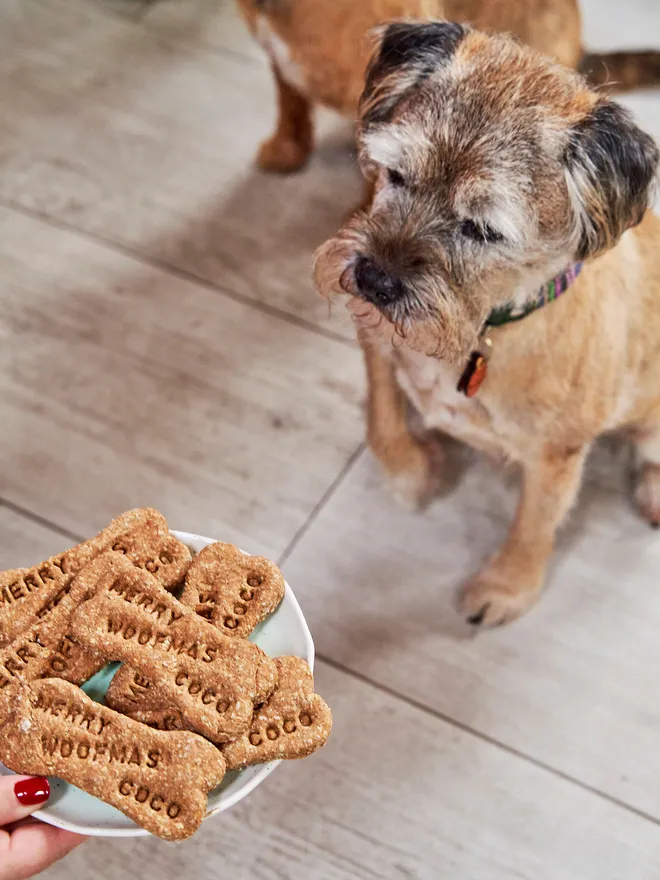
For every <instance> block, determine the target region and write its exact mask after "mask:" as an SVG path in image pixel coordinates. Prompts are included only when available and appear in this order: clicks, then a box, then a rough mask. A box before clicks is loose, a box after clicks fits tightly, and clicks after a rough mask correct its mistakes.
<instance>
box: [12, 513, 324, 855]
mask: <svg viewBox="0 0 660 880" xmlns="http://www.w3.org/2000/svg"><path fill="white" fill-rule="evenodd" d="M284 590H285V584H284V580H283V578H282V575H281V573H280V571H279V569H278V568H277V566H276V565H275V564H274V563H272V562H270V560H268V559H264V558H261V557H254V556H247V555H246V554H244V553H242V552H241V551H240V550H238V549H237V548H236V547H233V546H231V545H229V544H221V543H217V544H211V545H209V546H208V547H206V548H205V549H204V550H202V551H201V552H200V553H199V554H198V555H197V556H195V558H194V559H193V558H191V553H190V550H189V549H188V547H186V546H185V545H184V544H182V543H181V542H180V541H178V540H177V539H176V538H174V537H173V536H172V535H171V534H170V532H169V529H168V526H167V522H166V521H165V518H164V517H163V516H162V515H161V514H160V513H158V512H157V511H155V510H151V509H147V508H145V509H138V510H132V511H129V512H128V513H125V514H122V516H120V517H117V519H115V520H113V521H112V522H111V523H110V525H109V526H108V527H107V528H105V529H104V530H103V531H102V532H100V533H99V534H98V535H97V536H96V537H95V538H92V539H91V540H89V541H86V542H85V543H83V544H80V545H78V546H77V547H74V548H72V549H71V550H67V551H66V552H64V553H62V554H60V555H59V556H56V557H53V558H51V559H49V560H47V561H46V562H43V563H41V564H40V565H38V566H35V567H34V568H31V569H14V570H12V571H6V572H2V573H0V761H1V762H2V763H3V764H5V765H6V766H7V767H9V768H10V769H11V770H14V771H16V772H18V773H27V774H35V775H53V776H58V777H60V778H62V779H64V780H66V781H67V782H70V783H72V784H73V785H76V786H78V787H79V788H81V789H83V790H84V791H87V792H89V793H90V794H92V795H94V796H96V797H98V798H100V799H101V800H103V801H105V802H106V803H109V804H112V805H113V806H114V807H117V808H118V809H120V810H121V811H122V812H123V813H124V814H125V815H127V816H129V817H130V818H131V819H133V820H134V821H135V822H136V823H137V824H139V825H141V826H142V827H143V828H145V829H147V830H148V831H150V832H152V833H153V834H156V835H158V836H159V837H162V838H164V839H166V840H182V839H184V838H186V837H189V836H190V835H191V834H193V833H194V832H195V831H196V830H197V828H198V827H199V824H200V823H201V821H202V819H203V818H204V815H205V813H206V809H207V804H206V801H207V796H208V793H209V791H210V790H212V789H213V788H215V787H216V786H217V785H218V784H219V783H220V782H221V780H222V779H223V777H224V775H225V773H226V772H227V771H228V770H235V769H240V768H243V767H246V766H249V765H252V764H258V763H262V762H265V761H271V760H275V759H281V758H302V757H305V756H307V755H309V754H311V753H312V752H313V751H315V750H316V749H318V748H319V747H320V746H322V745H324V744H325V742H326V740H327V738H328V736H329V734H330V729H331V726H332V717H331V713H330V709H329V708H328V706H327V705H326V704H325V703H324V702H323V700H322V699H321V698H320V697H319V696H318V695H317V694H315V693H314V679H313V677H312V673H311V670H310V668H309V666H308V665H307V664H306V663H305V661H304V660H301V659H299V658H297V657H278V658H276V659H271V658H270V657H268V656H267V655H266V654H264V652H263V651H262V650H261V649H260V648H259V647H257V645H256V644H254V643H253V642H250V641H248V638H247V637H248V636H249V635H250V633H251V632H252V631H253V630H254V628H255V627H256V626H257V624H258V623H260V622H261V621H262V620H264V619H265V618H266V617H267V616H268V615H269V614H271V613H272V612H273V611H274V610H275V609H276V608H277V606H278V605H279V603H280V602H281V601H282V598H283V596H284ZM177 597H178V598H177ZM108 661H120V662H121V663H122V665H121V666H120V667H119V669H118V670H117V672H116V674H115V676H114V678H113V679H112V681H111V683H110V687H109V688H108V691H107V693H106V696H105V703H106V705H101V704H99V703H96V702H94V701H93V700H92V699H90V698H89V697H88V696H87V695H86V694H85V693H84V692H83V691H82V690H81V689H80V685H82V684H83V683H84V682H86V681H87V680H88V679H89V678H90V677H91V676H92V675H94V674H95V673H96V672H98V671H99V670H100V669H102V668H103V667H104V666H105V665H106V664H107V663H108Z"/></svg>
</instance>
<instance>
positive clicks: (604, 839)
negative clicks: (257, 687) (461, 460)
mask: <svg viewBox="0 0 660 880" xmlns="http://www.w3.org/2000/svg"><path fill="white" fill-rule="evenodd" d="M356 2H357V0H356ZM584 8H585V28H586V34H587V40H588V43H589V45H590V46H593V47H598V48H609V47H613V46H623V45H626V46H633V45H641V44H644V43H649V42H650V43H653V42H655V43H656V44H658V45H660V5H659V4H658V0H629V2H627V3H626V4H625V11H624V12H622V8H621V3H620V2H619V0H590V2H588V3H586V4H585V5H584ZM626 103H627V104H628V105H629V106H631V107H632V108H633V109H634V110H635V111H636V112H637V113H638V115H639V117H640V119H641V120H642V122H643V123H644V125H645V126H646V127H647V128H648V129H649V130H650V131H652V132H653V133H654V134H655V135H660V93H655V94H647V95H636V96H632V97H630V98H629V99H627V102H626ZM272 119H273V95H272V87H271V82H270V77H269V73H268V70H267V67H266V66H265V64H264V62H263V60H262V59H261V57H260V55H259V52H258V50H257V49H256V48H255V46H254V45H253V44H252V42H251V41H250V40H249V38H248V36H247V35H246V33H245V32H244V30H243V28H242V26H241V24H240V23H239V22H238V20H237V18H236V16H235V14H234V11H233V5H232V2H231V0H160V2H137V0H31V2H27V0H2V3H0V414H1V418H2V430H1V431H0V460H1V461H2V468H1V469H0V530H1V531H0V534H1V535H2V538H1V539H0V565H2V566H3V567H8V566H12V567H13V566H17V565H22V564H29V563H32V562H35V561H37V560H39V559H41V558H43V557H45V556H47V555H49V554H51V553H54V552H56V551H57V550H59V549H61V547H62V546H65V545H66V544H67V542H70V541H71V540H73V539H75V538H78V537H79V536H85V535H89V534H90V533H91V532H94V531H95V530H96V529H97V528H98V527H101V526H102V525H103V524H104V523H105V522H106V521H107V520H109V519H110V518H111V517H112V516H113V515H114V514H116V513H118V512H120V511H122V510H124V509H126V508H129V507H131V506H134V505H146V504H152V505H155V506H157V507H159V508H161V509H162V510H163V512H164V513H165V514H166V515H167V516H168V518H169V520H170V522H171V524H172V526H173V527H176V528H181V529H185V530H188V531H195V532H200V533H202V534H207V535H211V536H216V537H218V538H221V539H224V540H229V541H233V542H237V543H239V544H240V545H241V546H243V547H244V548H245V549H247V550H251V551H253V552H260V553H265V554H268V555H270V556H272V557H273V558H275V559H278V560H279V561H280V562H281V563H283V566H284V570H285V573H286V574H287V576H288V579H289V581H290V583H291V584H292V586H293V587H294V589H295V590H296V592H297V594H298V596H299V598H300V599H301V601H302V603H303V606H304V609H305V611H306V613H307V615H308V618H309V621H310V624H311V626H312V629H313V632H314V634H315V637H316V640H317V647H318V650H319V654H320V658H319V663H318V689H319V691H320V692H321V693H322V694H323V695H324V696H325V697H326V698H327V699H328V701H329V702H330V703H331V704H332V706H333V708H334V714H335V731H334V733H333V736H332V739H331V742H330V744H329V745H328V747H327V748H326V749H325V750H324V751H323V752H321V753H320V754H319V755H317V756H315V757H314V758H311V759H309V760H307V761H304V762H300V763H297V764H293V765H288V766H285V767H282V768H280V769H279V770H278V771H277V772H276V773H275V774H274V775H273V776H272V777H271V778H270V779H269V780H268V782H267V783H266V784H264V786H263V787H262V788H260V789H259V790H258V791H257V792H255V794H254V795H252V796H251V797H250V798H248V800H247V801H246V802H244V803H242V804H241V805H239V806H238V807H237V808H235V809H234V810H233V811H230V812H229V813H228V814H225V815H223V816H222V817H221V818H219V819H216V820H214V821H211V822H209V823H208V824H207V825H205V826H204V828H203V829H202V831H201V832H200V833H199V835H198V836H197V837H196V838H195V839H194V841H192V842H189V843H187V844H184V845H181V846H179V847H176V848H174V847H171V846H166V845H165V844H162V843H160V842H158V841H156V840H153V839H148V840H147V839H145V840H139V841H126V842H122V841H120V842H116V841H114V842H107V841H94V842H91V843H89V844H88V845H86V846H85V847H83V848H82V849H80V850H79V851H78V852H77V853H75V854H74V855H73V856H72V857H71V858H70V859H69V860H67V861H66V862H65V863H62V864H61V865H59V866H57V867H55V868H53V869H51V870H50V871H49V872H47V875H46V876H47V878H48V880H69V878H71V877H76V878H78V877H80V878H90V880H131V878H134V877H135V876H139V877H145V878H146V877H148V878H157V880H181V878H192V877H195V878H197V880H348V878H365V880H366V878H379V880H380V878H386V880H404V878H418V880H435V878H442V880H444V878H448V880H513V878H515V880H657V878H658V877H660V635H659V634H660V535H658V534H654V533H652V532H651V531H650V530H648V529H647V527H645V526H644V525H643V524H642V523H641V522H640V520H638V519H637V517H636V515H635V513H634V511H633V510H632V507H631V505H630V503H629V500H628V498H627V495H626V492H627V481H626V466H627V454H626V450H625V449H619V448H617V447H616V445H610V446H603V447H602V448H601V449H599V450H598V452H597V453H596V455H595V456H594V460H593V462H592V466H591V469H590V471H589V476H588V481H587V485H586V487H585V491H584V493H583V496H582V501H581V504H580V506H579V507H578V509H577V511H576V512H575V514H574V515H573V518H572V520H571V522H570V524H569V526H568V528H567V529H566V531H565V532H564V535H563V538H562V542H561V547H560V550H559V552H558V553H557V558H556V563H555V565H554V567H553V572H552V577H551V584H550V587H551V589H550V590H549V591H548V594H547V596H546V597H545V599H544V601H543V602H542V603H541V605H540V606H539V607H538V608H537V609H536V610H534V611H533V612H532V613H531V614H530V615H529V616H528V617H527V618H525V619H524V620H523V621H522V622H520V623H519V624H517V625H515V626H514V627H511V628H508V629H502V630H500V631H497V632H494V633H492V634H485V635H482V636H480V637H478V638H476V639H474V638H470V637H469V636H468V634H467V633H466V632H465V630H464V629H463V627H462V626H461V624H460V622H459V620H458V619H457V617H456V615H455V613H454V611H453V608H452V596H453V591H454V589H455V588H456V586H457V585H458V584H460V583H461V581H462V580H464V579H465V578H466V576H468V575H469V573H470V572H471V571H473V570H474V569H475V568H476V567H477V565H478V564H479V561H480V559H481V558H482V557H483V556H484V555H486V554H487V553H489V552H490V551H491V550H492V549H493V548H494V547H495V546H496V544H497V542H498V541H499V540H500V539H501V537H502V535H503V534H504V531H505V528H506V524H507V521H508V519H509V517H510V515H511V512H512V506H513V501H514V497H515V486H514V485H513V483H512V481H511V480H510V479H508V478H506V477H504V476H503V475H502V474H501V473H499V472H497V471H496V470H493V469H492V468H491V467H490V466H489V465H487V464H486V463H484V462H481V461H478V460H475V461H471V460H469V461H468V462H467V464H466V468H465V470H464V473H463V475H462V478H461V480H460V482H459V483H458V485H457V486H456V487H455V488H454V490H453V491H452V493H451V494H450V496H449V497H448V498H446V499H445V500H443V501H440V502H438V503H437V504H436V505H435V506H434V507H433V508H432V509H431V510H430V511H429V512H428V513H427V514H425V515H423V516H418V517H415V516H412V515H411V514H408V513H405V512H402V511H400V510H399V509H398V508H397V507H396V506H395V504H394V502H393V501H391V500H390V498H389V497H388V496H387V494H386V493H385V492H384V490H383V489H382V488H381V486H380V481H379V477H378V473H377V470H376V468H375V466H374V464H373V462H372V460H371V458H370V456H369V454H368V453H366V452H365V451H364V449H363V447H362V435H363V427H362V414H361V399H362V394H363V377H362V368H361V360H360V356H359V352H358V351H357V349H356V347H355V345H354V343H353V337H352V331H351V327H350V324H349V323H348V321H347V320H346V319H345V318H344V317H342V315H341V314H337V315H333V316H332V317H331V318H329V317H328V314H327V307H326V305H325V303H324V302H323V301H322V300H321V299H320V298H319V297H317V296H316V295H315V294H314V293H313V291H312V287H311V283H310V280H309V276H310V257H311V253H312V251H313V249H314V247H315V246H316V245H317V244H318V243H320V242H321V241H322V240H323V239H324V237H325V236H326V235H327V234H328V233H330V232H331V231H332V230H333V229H334V228H335V227H336V226H337V225H338V223H339V221H340V219H341V218H342V217H343V215H344V214H345V213H346V211H347V210H348V209H349V207H350V206H351V205H352V204H353V203H354V202H355V201H356V198H357V194H358V192H359V189H358V187H359V177H358V174H357V171H356V169H355V161H354V157H353V155H352V154H351V153H350V151H349V149H348V148H347V147H348V145H350V130H349V129H347V128H346V126H344V125H342V124H341V123H339V124H338V123H337V122H336V121H335V120H334V119H332V118H330V117H329V116H327V117H326V116H323V117H322V118H321V146H320V150H319V152H318V154H317V155H316V156H315V158H314V161H313V163H312V165H311V167H310V168H309V170H308V171H307V172H305V173H304V174H302V175H299V176H295V177H291V178H289V179H285V180H283V179H275V178H269V177H266V176H262V175H260V174H258V173H257V172H256V171H254V169H253V168H252V165H251V157H252V155H253V153H254V151H255V148H256V146H257V144H258V142H259V140H260V139H261V138H262V137H263V136H265V135H266V134H267V133H268V132H269V129H270V126H271V123H272Z"/></svg>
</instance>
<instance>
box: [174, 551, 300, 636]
mask: <svg viewBox="0 0 660 880" xmlns="http://www.w3.org/2000/svg"><path fill="white" fill-rule="evenodd" d="M283 598H284V578H283V577H282V574H281V572H280V570H279V568H278V567H277V566H276V565H275V563H274V562H271V561H270V559H265V558H264V557H262V556H247V555H246V554H245V553H241V551H240V550H239V549H238V548H237V547H233V546H232V545H231V544H222V543H216V544H209V545H208V547H205V548H204V549H203V550H202V551H201V552H200V553H199V554H198V555H197V556H196V557H195V559H194V560H193V562H192V565H191V566H190V568H189V569H188V573H187V575H186V581H185V587H184V590H183V594H182V596H181V601H182V602H183V604H184V605H188V606H189V607H190V608H193V609H194V610H195V611H196V612H197V614H199V615H200V616H202V617H205V618H206V619H207V620H209V621H210V622H211V623H212V624H213V625H214V626H216V627H217V628H218V629H219V630H221V631H222V632H224V633H225V634H226V635H229V636H237V637H239V638H240V637H247V636H249V634H250V633H251V632H252V630H253V629H254V628H255V626H256V625H257V624H258V623H260V622H261V621H262V620H264V619H265V618H266V617H267V616H268V615H269V614H271V613H272V612H273V611H274V610H275V609H276V608H277V606H278V605H279V604H280V602H281V601H282V599H283Z"/></svg>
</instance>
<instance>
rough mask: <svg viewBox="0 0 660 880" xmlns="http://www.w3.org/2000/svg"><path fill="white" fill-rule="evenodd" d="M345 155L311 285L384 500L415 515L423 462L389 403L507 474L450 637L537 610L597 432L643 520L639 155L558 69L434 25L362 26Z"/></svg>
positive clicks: (656, 429)
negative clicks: (495, 540)
mask: <svg viewBox="0 0 660 880" xmlns="http://www.w3.org/2000/svg"><path fill="white" fill-rule="evenodd" d="M521 5H523V4H521ZM358 141H359V148H360V156H361V161H362V163H363V165H364V167H365V169H366V171H367V173H368V174H370V175H371V176H372V178H373V179H374V181H375V198H374V201H373V204H372V206H371V208H370V210H369V211H368V212H363V213H361V214H358V215H356V216H355V217H354V218H353V219H351V220H350V221H348V222H347V224H346V225H345V226H344V228H343V229H342V230H341V231H340V232H339V233H338V235H337V236H336V237H335V238H333V239H331V240H330V241H329V242H327V243H326V244H325V245H324V246H323V247H322V248H321V249H320V251H319V252H318V254H317V258H316V281H317V285H318V287H319V289H320V290H321V292H322V293H324V294H325V295H333V294H342V295H345V296H346V297H347V302H348V303H349V306H350V308H351V310H352V312H353V313H354V315H355V317H356V321H357V323H358V327H359V333H360V336H361V339H362V343H363V346H364V349H365V354H366V359H367V366H368V373H369V383H370V389H369V426H368V429H369V441H370V444H371V447H372V449H373V450H374V452H375V454H376V456H377V457H378V458H379V460H380V462H381V463H382V465H383V467H384V470H385V472H386V474H387V476H388V477H389V479H390V481H391V483H392V485H393V487H394V488H395V490H396V491H398V492H399V494H401V495H403V496H405V497H406V498H407V499H408V500H409V501H411V502H414V503H419V502H422V501H423V500H424V499H425V498H426V497H427V496H428V494H429V493H430V492H431V490H432V488H433V483H434V479H435V476H436V470H435V468H436V467H437V465H438V460H439V456H438V454H437V452H432V450H431V448H430V446H429V444H428V443H426V442H424V441H420V440H418V439H416V438H415V437H413V436H412V434H411V433H410V430H409V427H408V423H407V419H406V398H407V399H408V400H409V401H411V402H412V404H413V405H414V407H415V408H416V409H417V410H418V411H419V413H420V414H421V415H422V417H423V420H424V423H425V425H426V427H427V428H429V429H439V430H440V431H442V432H445V433H448V434H451V435H453V436H454V437H456V438H458V439H460V440H463V441H465V442H467V443H469V444H471V445H472V446H474V447H476V448H479V449H483V450H485V451H487V452H489V453H492V454H494V455H495V456H498V457H501V458H502V459H505V460H509V461H515V462H517V463H518V464H519V465H520V466H521V469H522V477H523V486H522V494H521V499H520V504H519V508H518V511H517V514H516V517H515V521H514V523H513V525H512V528H511V531H510V534H509V537H508V539H507V540H506V542H505V544H504V546H503V547H502V548H501V550H500V551H499V552H498V553H497V554H496V555H495V557H494V558H493V559H492V560H491V561H490V562H489V563H488V564H487V565H486V567H485V568H484V569H483V570H482V571H481V572H480V573H479V574H478V575H477V576H476V577H475V578H474V579H473V580H472V581H471V582H470V583H469V584H468V585H467V586H466V587H465V588H464V590H463V592H462V594H461V608H462V611H463V613H464V615H465V617H466V618H467V619H468V620H469V621H470V622H471V623H474V624H483V625H495V624H500V623H503V622H506V621H508V620H511V619H513V618H515V617H517V616H518V615H520V614H522V613H523V612H524V611H525V610H526V609H527V608H528V607H529V606H530V605H531V604H532V603H533V602H534V601H535V600H536V599H537V597H538V596H539V594H540V592H541V589H542V585H543V581H544V575H545V570H546V566H547V563H548V560H549V557H550V555H551V552H552V548H553V543H554V538H555V532H556V530H557V528H558V526H559V524H560V522H561V521H562V519H563V517H564V516H565V514H566V513H567V511H568V509H569V508H570V506H571V504H572V502H573V500H574V498H575V496H576V494H577V491H578V488H579V486H580V482H581V475H582V469H583V465H584V461H585V458H586V456H587V453H588V451H589V448H590V446H591V445H592V444H593V442H594V440H595V439H596V438H597V437H598V436H599V435H601V434H602V433H604V432H608V431H612V430H615V429H623V430H625V431H626V432H628V434H629V436H630V437H631V438H632V440H633V442H634V444H635V446H636V451H637V474H636V480H637V484H636V496H637V501H638V504H639V507H640V509H641V512H642V514H643V515H644V516H645V517H646V518H647V520H649V522H651V523H652V524H658V522H660V221H659V220H658V219H657V218H656V217H655V216H654V215H653V214H652V213H651V212H650V211H647V206H648V203H649V198H650V195H651V190H652V185H653V180H654V175H655V173H656V170H657V165H658V158H659V157H658V150H657V149H656V146H655V144H654V142H653V140H652V139H651V138H650V137H649V136H648V135H646V134H644V133H643V132H642V131H640V129H639V128H637V126H636V125H635V124H634V122H633V121H632V119H631V117H630V116H629V114H628V113H627V112H626V111H625V110H623V109H622V108H621V107H619V106H618V105H617V104H615V103H613V102H611V101H610V100H608V99H607V98H605V97H603V96H602V95H601V94H599V93H597V92H595V91H593V90H592V89H591V88H590V87H589V86H588V84H587V83H586V81H585V80H584V79H583V78H582V77H581V76H580V75H578V74H577V73H575V72H573V71H571V70H569V69H567V68H565V67H563V66H560V65H558V64H556V63H554V62H553V61H550V60H548V59H547V58H545V57H542V56H540V55H539V54H538V53H536V52H534V51H532V50H530V49H529V48H527V47H524V46H522V45H520V44H519V43H517V42H515V41H514V40H513V39H511V38H509V37H504V36H486V35H485V34H483V33H481V32H479V31H476V30H471V29H470V28H469V27H467V26H465V25H458V24H451V23H448V22H430V23H414V22H413V23H406V22H399V23H393V24H391V25H389V26H387V27H385V28H383V30H382V31H381V36H380V42H379V45H378V47H377V49H376V51H375V54H374V56H373V58H372V61H371V64H370V66H369V69H368V73H367V77H366V87H365V91H364V94H363V96H362V99H361V103H360V119H359V135H358ZM577 260H581V261H585V265H584V268H583V270H582V273H581V274H580V275H579V276H578V278H577V280H576V281H575V283H574V284H573V286H572V287H571V288H570V289H569V290H568V291H567V292H566V293H565V294H564V296H562V297H561V298H560V299H558V300H556V301H555V302H552V303H550V304H548V305H546V306H544V307H542V308H540V309H538V310H537V311H535V312H533V313H532V314H530V315H528V316H527V317H526V318H524V319H523V320H520V321H518V322H516V323H511V324H507V325H505V326H502V327H499V328H495V329H492V330H491V331H490V336H491V338H492V341H493V351H492V356H491V359H490V362H489V370H488V374H487V378H486V380H485V382H484V384H483V385H482V387H481V389H480V391H479V393H478V394H477V395H476V396H475V397H474V398H467V397H466V396H464V395H463V394H460V393H458V391H457V390H456V389H457V382H458V379H459V376H460V374H461V371H462V370H463V368H464V366H465V363H466V361H467V358H468V356H469V354H470V351H471V350H472V348H473V346H474V344H475V342H476V340H477V336H478V334H479V331H480V329H481V328H482V326H483V323H484V321H485V319H486V318H487V316H488V314H489V312H490V310H491V309H493V308H494V307H497V306H502V305H505V304H507V303H509V302H512V301H513V302H517V303H519V304H522V303H523V302H525V301H527V300H528V299H529V298H532V297H533V295H534V293H535V291H537V290H538V288H539V287H540V286H541V285H542V284H543V283H544V282H546V281H548V280H549V279H551V278H552V277H553V276H554V275H556V274H557V273H558V272H560V271H561V270H562V269H563V268H565V267H567V266H569V265H571V264H572V263H573V262H574V261H577Z"/></svg>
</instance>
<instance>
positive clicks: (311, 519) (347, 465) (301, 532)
mask: <svg viewBox="0 0 660 880" xmlns="http://www.w3.org/2000/svg"><path fill="white" fill-rule="evenodd" d="M364 449H365V444H364V442H362V443H360V444H359V445H358V447H357V449H355V450H353V452H352V453H351V454H350V455H349V457H348V458H347V459H346V461H345V462H344V464H343V466H342V467H341V469H340V471H339V473H338V474H337V476H336V477H335V478H334V480H333V481H332V482H331V483H330V485H329V486H328V488H327V489H326V490H325V492H324V493H323V495H322V496H321V498H320V499H319V500H318V501H317V503H316V504H315V505H314V507H313V509H312V512H311V513H310V514H309V516H308V517H307V519H306V520H305V522H304V523H303V524H302V525H301V526H300V528H299V529H298V531H297V532H296V533H295V535H294V536H293V538H291V540H290V541H289V543H288V544H287V545H286V547H285V548H284V550H283V551H282V553H281V554H280V557H279V559H278V561H277V564H278V565H279V566H280V568H281V567H282V566H283V565H284V564H285V562H286V561H287V560H288V559H289V557H290V556H291V554H292V553H293V551H294V550H295V549H296V547H297V546H298V544H299V543H300V541H301V540H302V539H303V538H304V537H305V535H306V534H307V532H308V531H309V529H310V528H311V527H312V526H313V525H314V523H315V522H316V520H317V519H318V517H319V514H320V513H321V511H322V510H323V509H324V508H325V506H326V505H327V504H328V502H329V501H330V500H331V499H332V497H333V496H334V494H335V492H336V491H337V489H339V487H340V486H341V484H342V483H343V482H344V479H345V478H346V477H347V476H348V474H349V473H350V471H351V470H352V469H353V466H354V465H355V463H356V462H357V460H358V458H359V457H360V456H361V455H362V453H363V452H364Z"/></svg>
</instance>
